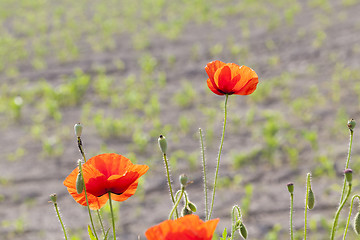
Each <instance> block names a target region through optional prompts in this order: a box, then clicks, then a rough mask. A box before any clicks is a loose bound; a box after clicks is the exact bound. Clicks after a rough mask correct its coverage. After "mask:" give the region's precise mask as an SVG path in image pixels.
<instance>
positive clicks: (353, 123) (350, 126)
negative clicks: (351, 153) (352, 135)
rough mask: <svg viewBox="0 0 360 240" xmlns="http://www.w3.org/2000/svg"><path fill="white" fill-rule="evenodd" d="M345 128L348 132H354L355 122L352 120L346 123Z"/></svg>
mask: <svg viewBox="0 0 360 240" xmlns="http://www.w3.org/2000/svg"><path fill="white" fill-rule="evenodd" d="M347 126H348V128H349V129H350V130H354V128H355V126H356V122H355V120H354V119H353V118H352V119H350V120H349V121H348V122H347Z"/></svg>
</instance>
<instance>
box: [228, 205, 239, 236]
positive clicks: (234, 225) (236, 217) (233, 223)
mask: <svg viewBox="0 0 360 240" xmlns="http://www.w3.org/2000/svg"><path fill="white" fill-rule="evenodd" d="M235 210H237V212H238V214H237V215H235ZM239 219H241V211H240V208H239V206H237V205H235V206H234V207H233V208H232V211H231V236H230V240H233V239H234V234H235V231H236V230H237V221H238V220H239Z"/></svg>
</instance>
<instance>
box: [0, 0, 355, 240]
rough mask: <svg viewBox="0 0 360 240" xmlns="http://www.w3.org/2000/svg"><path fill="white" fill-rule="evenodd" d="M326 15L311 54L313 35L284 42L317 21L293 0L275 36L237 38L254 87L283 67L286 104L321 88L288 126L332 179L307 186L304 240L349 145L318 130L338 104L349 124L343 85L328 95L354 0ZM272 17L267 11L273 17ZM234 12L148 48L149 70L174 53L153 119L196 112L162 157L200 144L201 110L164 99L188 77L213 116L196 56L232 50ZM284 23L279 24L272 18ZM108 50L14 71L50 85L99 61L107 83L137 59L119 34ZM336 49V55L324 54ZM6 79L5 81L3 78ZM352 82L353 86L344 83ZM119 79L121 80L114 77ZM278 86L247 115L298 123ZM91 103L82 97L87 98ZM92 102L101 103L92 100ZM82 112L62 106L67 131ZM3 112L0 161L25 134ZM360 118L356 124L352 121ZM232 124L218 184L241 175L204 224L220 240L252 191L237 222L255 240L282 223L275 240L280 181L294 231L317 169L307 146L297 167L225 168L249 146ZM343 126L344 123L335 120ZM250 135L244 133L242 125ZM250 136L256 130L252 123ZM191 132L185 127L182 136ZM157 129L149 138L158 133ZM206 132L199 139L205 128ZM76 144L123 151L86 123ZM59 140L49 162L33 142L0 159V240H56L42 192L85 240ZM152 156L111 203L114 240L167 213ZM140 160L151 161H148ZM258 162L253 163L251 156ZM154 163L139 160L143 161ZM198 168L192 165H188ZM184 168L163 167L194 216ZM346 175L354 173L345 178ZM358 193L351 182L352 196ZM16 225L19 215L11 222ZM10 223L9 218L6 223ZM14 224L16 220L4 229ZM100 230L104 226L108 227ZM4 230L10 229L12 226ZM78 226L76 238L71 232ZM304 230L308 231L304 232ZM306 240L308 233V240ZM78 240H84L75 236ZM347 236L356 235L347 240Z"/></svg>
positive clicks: (211, 153) (240, 103) (197, 188)
mask: <svg viewBox="0 0 360 240" xmlns="http://www.w3.org/2000/svg"><path fill="white" fill-rule="evenodd" d="M331 4H332V6H333V9H335V10H333V11H332V13H331V14H333V16H332V17H331V22H330V23H329V25H328V26H327V27H326V30H325V32H326V39H325V41H324V42H323V45H322V46H321V47H320V48H316V47H314V45H313V41H314V39H315V38H316V34H306V35H305V36H306V37H303V38H301V37H300V38H299V37H294V36H297V35H298V34H299V31H300V30H301V29H303V31H305V32H310V33H311V32H312V30H313V29H315V28H316V26H317V25H318V24H319V22H318V21H317V19H316V18H315V17H314V16H315V11H316V9H312V8H310V7H309V6H307V5H306V4H303V5H302V7H303V9H302V11H301V12H300V14H299V15H297V16H296V18H295V21H294V24H293V25H292V26H288V25H286V24H285V23H284V27H280V28H277V29H275V30H271V31H270V30H268V29H266V28H259V29H255V30H254V31H253V32H252V34H251V36H250V38H249V39H247V40H244V45H246V46H247V47H248V48H249V49H250V51H249V56H248V58H247V59H246V60H247V62H246V63H244V64H246V65H248V66H251V67H252V68H253V69H254V70H255V71H256V72H257V73H258V75H259V82H260V83H259V85H258V88H259V89H260V88H261V87H262V85H263V83H264V82H266V81H267V80H269V79H271V78H272V77H276V76H279V75H280V74H281V73H282V72H284V71H288V72H292V73H294V74H295V81H293V82H291V86H290V89H291V98H290V99H296V98H298V97H302V96H306V93H307V91H308V90H309V86H312V85H316V86H317V87H318V89H319V91H320V93H321V94H322V95H323V96H324V97H325V99H326V100H327V102H326V104H322V105H321V106H319V107H315V108H314V109H313V113H314V117H313V121H311V122H309V123H302V122H300V121H299V122H298V124H297V128H298V129H302V128H305V129H313V130H315V131H316V132H317V133H318V141H319V150H318V151H319V152H320V153H326V154H328V156H329V157H330V158H331V159H332V164H333V168H335V170H336V173H337V175H336V176H335V177H330V176H323V177H316V178H314V179H313V189H314V192H315V194H316V207H315V209H314V210H313V211H311V213H310V214H309V215H310V218H311V219H313V220H314V221H315V222H316V223H317V226H318V228H317V230H316V231H317V232H319V233H324V236H325V237H323V238H322V237H320V236H318V235H316V236H317V237H316V238H314V239H327V238H328V237H327V236H328V235H327V233H326V231H327V230H325V228H324V226H321V224H320V222H321V218H325V219H327V220H329V219H331V218H332V215H333V213H334V212H335V208H336V207H337V201H338V198H339V193H338V191H335V190H337V189H338V188H336V185H334V184H335V183H337V184H339V185H340V184H341V182H342V174H341V172H342V169H343V166H344V164H345V159H346V156H347V148H348V131H347V129H346V126H345V127H344V129H340V130H338V132H337V135H336V136H334V135H333V134H332V133H331V131H329V129H332V128H333V126H334V122H335V120H336V116H337V115H336V114H337V112H338V109H339V108H343V109H345V112H346V114H347V115H348V116H349V118H351V117H352V118H355V119H360V107H359V98H358V96H356V94H355V93H354V92H353V91H351V90H352V88H355V86H352V85H351V84H349V82H346V83H344V84H342V83H341V82H340V88H337V89H332V88H330V87H329V86H330V84H331V78H332V74H333V72H334V68H335V66H336V64H337V63H343V64H344V65H345V66H347V67H351V68H353V69H356V68H357V69H359V68H360V52H359V51H355V50H354V49H356V47H357V48H359V44H360V34H359V31H360V15H359V12H360V3H358V4H355V5H353V6H352V7H344V6H343V5H341V1H333V2H332V3H331ZM274 14H276V13H274ZM240 18H241V16H236V17H231V18H229V19H227V23H226V25H225V26H223V27H220V28H219V27H214V26H211V25H207V24H201V25H198V24H191V25H189V26H187V27H186V29H185V30H184V33H183V34H182V35H181V37H180V38H179V39H177V40H174V41H169V40H166V39H163V38H161V37H159V39H157V40H156V41H153V42H152V43H151V45H150V47H149V49H148V50H149V52H151V54H152V55H153V56H155V57H157V58H158V59H160V60H159V62H160V65H161V63H162V61H163V62H165V57H166V56H169V55H175V56H176V64H175V65H174V67H173V68H171V69H170V68H168V69H164V70H165V71H166V73H167V81H168V82H167V86H166V88H165V89H164V90H163V92H162V93H161V99H160V102H161V114H162V115H163V116H164V124H166V123H172V122H177V119H178V118H179V116H180V115H183V114H185V115H186V116H197V115H199V117H196V118H195V119H196V120H195V122H193V124H192V126H191V131H192V133H191V134H189V135H188V136H181V134H180V133H177V132H173V133H171V132H169V133H167V139H168V141H169V151H170V153H169V155H171V151H174V150H176V149H183V150H185V151H187V152H193V151H196V149H199V142H198V140H197V139H196V138H194V137H192V135H193V134H194V133H196V132H197V129H198V128H199V127H202V123H203V121H204V118H205V117H204V116H203V115H201V114H198V113H199V111H200V109H199V108H198V104H197V105H194V106H191V107H189V108H187V109H185V110H184V111H183V112H179V111H178V109H174V108H173V106H171V105H170V104H167V99H169V98H170V97H171V96H172V95H173V94H175V93H176V92H177V89H178V87H179V79H181V78H188V79H191V80H192V82H193V85H194V88H195V90H196V91H197V94H198V95H197V98H196V101H198V103H199V104H200V105H201V104H204V105H212V106H213V107H214V108H216V109H217V111H219V112H220V113H222V112H223V109H221V108H222V103H223V98H222V97H219V96H215V95H212V94H210V93H209V90H208V89H207V86H206V79H207V76H206V73H205V71H204V66H205V65H206V63H207V62H209V61H211V60H213V59H212V57H211V56H210V54H209V52H208V51H207V50H208V49H209V48H210V47H211V46H213V45H214V44H216V43H222V44H224V45H226V44H227V40H228V39H227V37H224V36H233V38H234V39H235V41H236V42H237V41H238V42H239V43H241V44H242V42H241V41H242V40H243V37H242V34H241V26H240V24H239V19H240ZM282 20H283V19H282ZM269 39H270V40H272V41H273V42H274V43H275V45H276V47H275V49H273V50H269V49H268V48H267V47H266V41H267V40H269ZM117 43H118V45H117V47H116V49H115V50H114V51H112V52H106V53H93V52H90V51H89V52H87V51H86V50H85V49H84V52H83V53H82V55H81V58H80V59H79V60H77V61H74V62H71V63H68V64H58V63H49V69H48V70H46V71H39V72H34V71H31V70H27V69H24V70H23V71H22V72H21V73H20V74H21V76H20V77H19V79H20V78H21V77H23V78H28V79H29V80H32V81H36V80H37V79H39V78H45V79H52V80H50V81H56V79H59V78H60V77H61V75H63V74H71V73H72V72H73V69H74V67H79V68H81V69H82V70H83V71H84V72H85V73H91V72H92V71H93V70H92V68H91V67H92V66H93V65H94V64H101V65H104V66H106V72H107V73H108V74H111V75H113V76H121V75H124V74H128V73H136V71H137V65H136V61H137V56H138V55H139V53H137V52H136V51H134V50H132V48H131V43H130V40H129V39H128V38H127V37H126V36H119V37H118V39H117ZM194 43H200V45H199V46H200V50H199V58H198V60H193V59H191V56H190V50H189V49H191V47H192V46H193V45H194ZM274 54H276V55H277V56H278V58H279V64H278V65H276V66H271V65H269V64H268V62H267V60H268V59H269V57H270V56H272V55H274ZM332 54H336V59H335V60H334V58H331V56H332ZM117 57H120V58H121V59H122V60H123V61H124V64H125V66H126V67H125V70H124V71H117V70H116V68H115V67H114V66H113V64H112V59H114V58H117ZM221 60H223V61H225V62H232V61H234V62H235V61H236V62H238V63H239V64H242V62H241V61H242V59H233V57H232V56H231V55H230V54H229V53H228V52H224V53H223V54H222V59H221ZM311 66H315V67H316V71H315V72H314V73H309V71H308V69H309V67H311ZM6 81H7V82H8V81H9V80H6ZM352 83H353V84H355V85H356V86H358V85H359V84H360V82H359V81H358V80H355V82H354V81H352ZM118 84H121V82H119V83H118ZM282 91H283V89H281V88H278V89H276V88H275V89H273V92H271V94H270V96H271V97H270V98H269V99H268V100H267V101H265V102H262V103H261V104H258V106H256V108H257V110H258V111H267V110H271V111H278V112H282V113H283V114H284V116H285V117H286V118H288V120H289V121H295V122H296V121H298V120H297V118H295V117H293V115H294V114H293V112H292V110H291V109H290V107H289V104H290V103H289V102H286V101H284V100H282V99H281V97H280V96H281V94H282ZM333 91H338V92H339V94H340V95H341V101H339V102H336V103H334V102H331V100H329V99H330V98H331V94H332V93H333ZM86 98H91V93H89V94H87V95H86ZM97 107H98V108H99V109H100V108H106V106H104V105H103V104H101V103H99V104H98V105H97ZM249 108H250V107H249V106H248V105H247V100H246V97H244V96H231V97H230V100H229V114H233V115H235V116H238V117H240V119H244V118H245V115H246V112H247V111H248V110H249ZM31 111H32V109H31V107H28V108H27V109H25V112H27V113H29V114H31ZM80 116H81V108H79V107H71V108H66V109H63V122H64V126H65V127H66V128H68V129H70V130H69V131H70V132H71V133H72V127H73V124H74V123H76V122H77V121H78V119H79V118H80ZM4 119H5V117H2V122H3V125H4V126H6V127H3V128H2V129H1V137H0V145H1V153H0V156H1V158H5V156H7V155H8V154H9V153H11V152H13V151H15V150H16V146H17V145H16V144H14V143H17V142H19V141H22V140H24V139H26V138H27V135H28V134H29V124H30V120H29V119H27V118H23V119H21V121H20V122H19V123H14V124H8V125H7V124H5V123H4ZM217 120H218V122H217V123H216V124H215V125H214V128H215V137H214V142H215V143H213V144H211V145H210V146H208V147H207V160H208V165H207V167H208V169H209V177H210V179H212V175H213V169H214V168H215V160H216V158H215V156H216V154H217V150H218V147H217V146H218V145H217V143H218V140H219V139H220V129H221V127H222V120H221V115H220V118H218V119H217ZM359 122H360V120H359ZM232 124H233V122H232V121H231V120H230V121H229V122H228V126H227V132H226V136H225V143H224V149H223V155H222V161H221V169H220V177H228V178H229V179H231V180H233V179H234V178H235V177H236V176H241V178H242V181H241V184H240V185H231V186H230V187H226V186H225V187H222V188H220V189H219V190H218V192H217V196H216V202H215V207H214V214H213V217H219V218H220V219H221V220H220V223H219V225H218V227H217V230H216V232H217V233H219V234H220V233H221V232H222V230H223V229H224V228H225V227H227V228H230V220H229V219H230V210H231V206H233V205H234V204H239V205H241V203H242V199H243V198H244V196H245V187H244V186H245V185H247V184H252V186H253V195H252V198H251V202H250V207H249V212H248V213H247V216H246V217H245V219H244V222H245V224H246V226H247V228H248V232H249V239H265V236H266V234H267V233H268V232H269V231H270V230H272V229H273V228H274V226H275V225H276V224H279V226H280V227H281V230H280V235H279V237H278V238H279V239H288V236H287V235H286V234H287V231H288V228H289V226H288V225H289V223H288V222H289V220H288V215H289V194H288V192H287V190H286V184H287V183H288V182H290V181H293V182H294V183H295V217H296V219H295V221H294V225H295V229H301V228H302V227H303V208H304V206H303V205H304V200H303V199H304V197H303V195H304V192H305V185H304V183H305V176H306V173H307V172H310V171H312V170H313V169H315V168H316V164H318V162H315V161H314V158H315V153H314V152H313V151H312V150H311V149H310V148H309V147H307V148H304V149H303V150H302V151H301V152H300V155H299V164H298V166H297V167H296V168H294V167H292V166H290V164H289V163H288V162H287V161H286V160H283V159H280V160H279V162H278V163H277V164H275V165H271V164H266V163H264V162H263V161H261V159H255V163H251V164H248V165H244V166H243V167H241V168H239V169H235V168H233V165H232V164H231V152H232V150H233V149H236V150H239V151H242V152H245V153H246V152H249V151H250V150H251V149H253V147H254V146H257V145H258V143H257V142H256V139H254V138H251V134H253V133H254V131H252V130H247V129H246V126H243V125H242V126H241V127H243V128H244V129H241V130H238V131H233V130H234V127H231V125H232ZM257 124H259V125H260V124H264V119H263V118H261V117H258V118H255V119H254V125H257ZM345 124H346V122H345V123H344V125H345ZM252 129H253V128H252ZM254 129H255V128H254ZM191 131H190V132H191ZM159 134H160V133H159ZM177 134H179V136H180V141H176V142H175V143H173V142H172V139H175V138H176V137H175V135H177ZM205 136H206V133H205ZM83 139H84V144H85V149H86V151H87V152H94V150H93V149H99V146H100V145H101V144H103V143H106V144H107V145H108V146H109V148H110V149H116V151H117V153H120V154H121V153H122V152H127V151H128V149H127V143H126V142H125V143H124V141H123V140H116V139H115V140H106V141H105V140H102V139H101V138H99V137H98V135H97V133H96V131H95V129H94V128H93V127H89V128H85V130H84V136H83ZM63 144H64V149H65V151H64V154H63V155H61V156H60V157H57V158H56V159H39V158H38V153H39V152H40V151H41V145H40V144H39V143H37V142H29V143H27V144H26V148H27V149H28V151H27V154H26V156H24V157H23V158H22V159H21V160H19V161H15V162H9V161H6V160H1V161H0V176H1V179H8V181H7V183H6V184H5V183H4V184H2V185H1V187H0V189H1V194H2V195H3V197H4V199H3V200H2V201H1V202H0V219H1V220H5V219H6V220H8V221H9V222H10V223H11V224H10V225H8V226H6V225H4V223H3V226H1V227H0V239H3V240H10V239H11V240H20V239H21V240H35V239H46V240H58V239H63V235H62V231H61V228H60V225H59V222H58V220H57V218H56V216H55V213H54V209H53V208H52V206H51V204H49V203H48V200H49V195H50V194H51V193H54V192H55V193H57V195H58V202H59V206H60V209H61V213H62V216H63V220H64V222H65V223H66V226H67V227H68V229H71V232H72V233H73V234H74V233H75V234H76V233H77V234H79V235H81V236H83V237H84V236H86V231H85V229H86V225H87V224H88V220H87V219H88V217H87V210H86V209H85V208H83V207H80V206H79V205H78V204H77V203H76V202H75V201H74V200H73V199H72V197H71V196H70V195H69V194H68V192H67V190H66V188H65V187H64V186H63V184H62V182H63V180H64V179H65V177H66V176H67V175H68V174H69V173H70V172H71V171H72V170H73V168H74V167H75V164H76V159H78V158H80V154H79V152H78V150H77V146H76V140H75V138H73V137H72V135H71V136H70V137H68V138H67V139H66V141H65V142H64V143H63ZM149 144H150V145H152V146H153V147H152V149H154V150H153V151H149V150H148V151H147V152H145V153H142V154H139V155H138V162H139V163H143V164H149V165H150V166H151V168H150V170H149V172H148V173H147V175H146V178H145V183H144V188H143V190H142V191H143V192H142V194H143V195H142V196H136V195H134V196H133V197H132V198H130V199H129V200H128V201H126V202H124V203H121V204H120V210H119V211H120V219H119V221H118V234H119V237H118V238H119V239H137V236H138V235H139V236H141V239H145V237H144V232H145V231H146V229H147V228H149V227H150V226H152V225H154V224H157V223H159V222H161V221H163V220H165V219H166V218H167V214H168V212H169V209H170V207H171V205H170V199H169V196H168V190H167V186H166V178H165V175H163V172H164V168H163V166H162V159H161V154H160V152H159V151H158V147H157V139H156V138H154V139H151V141H150V143H149ZM359 154H360V146H359V134H358V132H357V131H355V137H354V146H353V159H354V160H353V161H354V163H357V161H359V158H358V157H357V156H359ZM148 156H151V157H150V158H149V157H148ZM260 157H261V156H259V158H260ZM149 159H150V160H151V161H153V162H149V161H150V160H149ZM199 161H200V159H199ZM188 169H189V168H188V166H187V164H186V163H182V162H180V163H178V167H177V169H176V170H174V171H173V172H172V176H173V179H174V185H175V188H178V187H179V184H178V183H177V177H178V175H180V174H181V173H183V172H186V173H187V175H188V176H189V178H190V179H191V180H193V181H194V183H193V184H191V185H190V186H189V187H188V192H189V196H190V198H191V200H192V201H193V202H194V203H196V204H197V206H198V209H199V215H200V216H203V208H204V203H203V191H202V171H201V166H200V164H198V167H197V169H194V170H188ZM354 178H355V179H356V178H357V177H356V174H354ZM356 190H359V188H358V187H357V186H356V185H355V191H356ZM18 219H22V220H18ZM16 220H18V221H17V222H16ZM14 222H15V223H14ZM109 226H110V225H109ZM14 229H20V230H19V231H14ZM81 231H82V232H81ZM316 231H312V234H314V235H313V236H315V234H316V233H315V232H316ZM310 238H311V237H310ZM83 239H86V238H85V237H84V238H83ZM354 239H355V238H354Z"/></svg>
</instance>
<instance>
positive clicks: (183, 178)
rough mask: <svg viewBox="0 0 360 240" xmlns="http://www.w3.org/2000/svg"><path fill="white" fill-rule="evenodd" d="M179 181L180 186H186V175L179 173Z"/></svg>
mask: <svg viewBox="0 0 360 240" xmlns="http://www.w3.org/2000/svg"><path fill="white" fill-rule="evenodd" d="M179 181H180V183H181V186H186V184H187V182H188V177H187V176H186V175H185V174H181V175H180V177H179Z"/></svg>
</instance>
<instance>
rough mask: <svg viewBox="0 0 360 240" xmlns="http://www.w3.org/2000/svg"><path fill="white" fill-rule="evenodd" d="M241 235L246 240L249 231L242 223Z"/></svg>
mask: <svg viewBox="0 0 360 240" xmlns="http://www.w3.org/2000/svg"><path fill="white" fill-rule="evenodd" d="M239 233H240V235H241V236H242V237H243V238H244V239H246V238H247V230H246V227H245V225H244V224H243V223H240V228H239Z"/></svg>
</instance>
